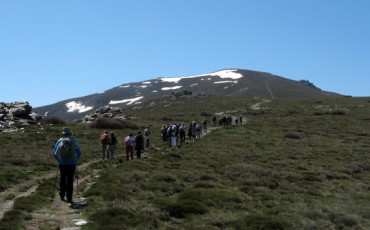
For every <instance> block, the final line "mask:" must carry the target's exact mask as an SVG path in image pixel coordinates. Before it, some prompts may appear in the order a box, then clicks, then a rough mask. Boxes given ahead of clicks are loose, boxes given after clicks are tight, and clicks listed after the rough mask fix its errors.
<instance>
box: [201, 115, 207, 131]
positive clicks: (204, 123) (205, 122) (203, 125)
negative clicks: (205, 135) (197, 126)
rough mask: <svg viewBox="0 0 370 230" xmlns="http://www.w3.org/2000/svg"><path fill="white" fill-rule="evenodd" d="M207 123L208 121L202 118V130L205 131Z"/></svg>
mask: <svg viewBox="0 0 370 230" xmlns="http://www.w3.org/2000/svg"><path fill="white" fill-rule="evenodd" d="M207 125H208V121H207V119H206V118H204V120H203V122H202V128H203V130H204V132H207Z"/></svg>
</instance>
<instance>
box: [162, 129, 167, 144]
mask: <svg viewBox="0 0 370 230" xmlns="http://www.w3.org/2000/svg"><path fill="white" fill-rule="evenodd" d="M161 137H162V144H163V145H164V144H165V143H166V142H167V128H166V126H165V125H163V126H162V129H161Z"/></svg>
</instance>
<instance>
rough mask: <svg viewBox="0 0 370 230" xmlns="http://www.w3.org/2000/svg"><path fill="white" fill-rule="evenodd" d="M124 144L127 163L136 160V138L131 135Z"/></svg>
mask: <svg viewBox="0 0 370 230" xmlns="http://www.w3.org/2000/svg"><path fill="white" fill-rule="evenodd" d="M123 142H124V143H125V146H126V161H129V160H130V158H131V160H133V159H134V144H135V138H134V136H133V135H132V133H130V134H129V135H128V136H127V137H126V138H125V139H124V140H123Z"/></svg>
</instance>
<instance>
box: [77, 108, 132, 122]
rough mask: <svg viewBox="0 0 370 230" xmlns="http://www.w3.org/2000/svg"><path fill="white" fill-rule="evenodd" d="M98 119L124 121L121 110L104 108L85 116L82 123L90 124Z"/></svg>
mask: <svg viewBox="0 0 370 230" xmlns="http://www.w3.org/2000/svg"><path fill="white" fill-rule="evenodd" d="M99 118H117V119H125V116H124V114H123V111H122V109H121V108H117V107H110V106H105V107H102V108H100V109H97V110H96V111H95V113H93V114H89V115H86V116H85V117H84V118H83V120H82V123H91V122H93V121H95V120H97V119H99Z"/></svg>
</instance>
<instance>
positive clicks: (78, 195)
mask: <svg viewBox="0 0 370 230" xmlns="http://www.w3.org/2000/svg"><path fill="white" fill-rule="evenodd" d="M76 175H77V197H78V198H79V197H80V194H79V193H78V166H77V163H76Z"/></svg>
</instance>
